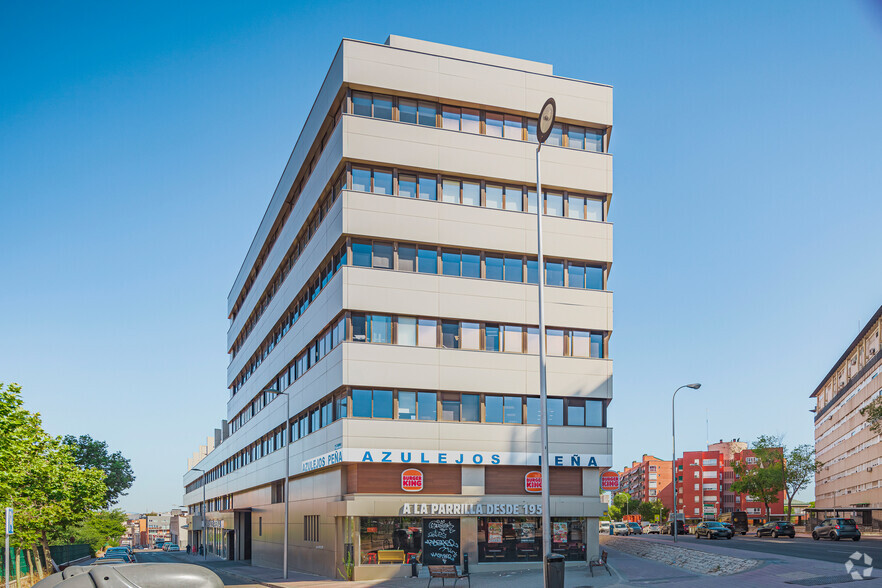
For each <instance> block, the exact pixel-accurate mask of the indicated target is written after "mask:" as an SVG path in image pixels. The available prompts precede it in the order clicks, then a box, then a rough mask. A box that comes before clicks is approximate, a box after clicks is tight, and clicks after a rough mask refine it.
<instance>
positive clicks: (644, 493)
mask: <svg viewBox="0 0 882 588" xmlns="http://www.w3.org/2000/svg"><path fill="white" fill-rule="evenodd" d="M672 476H673V467H672V464H671V460H667V461H665V460H663V459H659V458H657V457H655V456H653V455H648V454H646V453H644V454H643V457H642V458H641V459H640V461H632V462H631V465H630V466H629V467H626V468H625V469H624V470H622V473H621V476H620V480H621V481H620V483H619V489H620V491H621V492H627V493H628V494H630V495H631V498H634V499H637V500H639V501H641V502H652V501H653V500H659V501H661V503H662V504H663V505H664V506H665V507H666V508H668V509H671V510H673V509H674V487H673V486H672V485H671V478H672Z"/></svg>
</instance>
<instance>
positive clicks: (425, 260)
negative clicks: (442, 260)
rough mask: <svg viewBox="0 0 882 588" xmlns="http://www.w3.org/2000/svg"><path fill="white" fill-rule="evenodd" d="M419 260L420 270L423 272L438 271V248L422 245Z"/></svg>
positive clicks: (433, 272)
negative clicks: (424, 247) (428, 247)
mask: <svg viewBox="0 0 882 588" xmlns="http://www.w3.org/2000/svg"><path fill="white" fill-rule="evenodd" d="M417 262H418V271H419V272H420V273H421V274H437V273H438V252H437V251H436V250H434V249H423V248H422V247H420V250H419V253H418V259H417Z"/></svg>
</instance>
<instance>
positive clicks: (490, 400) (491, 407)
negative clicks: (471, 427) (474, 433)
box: [484, 396, 503, 423]
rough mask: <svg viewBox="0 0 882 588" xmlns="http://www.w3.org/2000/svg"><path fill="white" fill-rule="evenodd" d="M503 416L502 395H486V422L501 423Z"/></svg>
mask: <svg viewBox="0 0 882 588" xmlns="http://www.w3.org/2000/svg"><path fill="white" fill-rule="evenodd" d="M502 417H503V402H502V396H485V397H484V422H487V423H501V422H502Z"/></svg>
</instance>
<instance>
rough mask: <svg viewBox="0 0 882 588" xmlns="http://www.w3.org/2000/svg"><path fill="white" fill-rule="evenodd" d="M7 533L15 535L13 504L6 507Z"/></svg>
mask: <svg viewBox="0 0 882 588" xmlns="http://www.w3.org/2000/svg"><path fill="white" fill-rule="evenodd" d="M6 534H7V535H14V534H15V529H14V527H13V524H12V507H11V506H7V507H6Z"/></svg>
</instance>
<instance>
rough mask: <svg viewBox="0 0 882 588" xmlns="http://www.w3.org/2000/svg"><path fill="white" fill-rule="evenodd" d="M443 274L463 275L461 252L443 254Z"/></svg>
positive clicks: (444, 252) (445, 252)
mask: <svg viewBox="0 0 882 588" xmlns="http://www.w3.org/2000/svg"><path fill="white" fill-rule="evenodd" d="M441 273H442V274H443V275H445V276H459V275H461V273H462V269H461V266H460V256H459V251H442V252H441Z"/></svg>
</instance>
